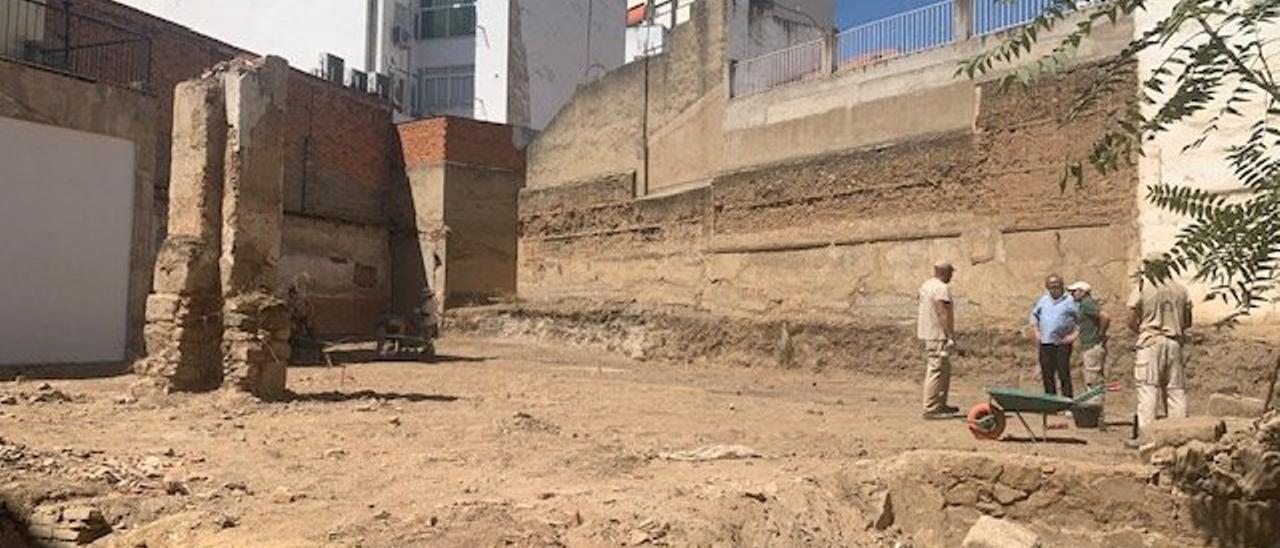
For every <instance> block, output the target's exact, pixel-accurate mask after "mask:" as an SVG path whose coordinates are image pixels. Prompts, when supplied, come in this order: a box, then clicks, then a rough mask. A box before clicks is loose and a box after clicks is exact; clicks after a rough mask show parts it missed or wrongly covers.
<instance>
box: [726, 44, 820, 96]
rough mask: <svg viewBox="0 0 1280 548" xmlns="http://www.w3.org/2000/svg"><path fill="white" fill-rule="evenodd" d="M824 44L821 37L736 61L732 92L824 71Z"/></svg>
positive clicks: (745, 91) (750, 90)
mask: <svg viewBox="0 0 1280 548" xmlns="http://www.w3.org/2000/svg"><path fill="white" fill-rule="evenodd" d="M823 48H824V44H823V40H822V39H818V40H813V41H809V42H804V43H800V44H796V45H794V46H790V47H787V48H783V49H780V50H777V51H771V52H769V53H766V54H764V55H761V56H759V57H755V58H752V59H748V60H746V61H743V62H741V63H738V64H737V65H736V66H735V67H734V70H733V94H734V95H750V94H752V93H758V92H761V91H764V90H766V89H770V88H774V87H777V86H780V85H782V84H786V83H790V82H798V81H800V80H804V79H806V78H813V77H817V76H820V75H822V74H825V71H824V70H823V62H822V60H823Z"/></svg>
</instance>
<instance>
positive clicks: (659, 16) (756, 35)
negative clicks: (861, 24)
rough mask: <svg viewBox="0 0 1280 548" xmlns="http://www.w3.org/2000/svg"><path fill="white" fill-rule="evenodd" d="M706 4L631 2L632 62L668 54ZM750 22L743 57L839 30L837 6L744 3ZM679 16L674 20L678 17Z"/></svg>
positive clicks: (812, 1) (814, 1) (830, 1)
mask: <svg viewBox="0 0 1280 548" xmlns="http://www.w3.org/2000/svg"><path fill="white" fill-rule="evenodd" d="M700 1H702V0H627V31H626V42H627V51H626V62H628V63H630V62H632V61H635V60H636V59H639V58H641V57H647V56H650V55H657V54H660V53H662V52H664V51H666V50H667V47H668V45H669V43H670V41H671V29H673V28H675V27H676V26H678V25H681V24H683V23H685V22H686V21H688V20H689V18H690V16H691V14H692V9H693V6H694V5H695V4H697V3H698V2H700ZM738 3H740V5H741V7H742V8H744V9H742V10H741V13H742V14H743V15H744V16H745V19H744V20H745V21H749V24H748V28H747V29H744V30H745V34H744V37H746V38H744V39H745V40H747V41H748V42H750V47H749V48H748V49H747V50H746V51H744V52H742V53H747V54H750V55H758V54H760V53H766V52H769V51H773V50H776V49H781V48H784V47H786V46H789V45H793V44H795V43H798V42H800V41H804V40H810V39H813V38H815V37H820V36H821V35H822V33H824V32H827V31H829V30H831V29H833V27H834V25H835V0H739V2H738ZM673 14H674V15H673Z"/></svg>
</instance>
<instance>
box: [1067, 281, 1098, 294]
mask: <svg viewBox="0 0 1280 548" xmlns="http://www.w3.org/2000/svg"><path fill="white" fill-rule="evenodd" d="M1067 291H1083V292H1085V293H1088V292H1090V291H1093V286H1091V285H1089V282H1076V283H1073V284H1071V285H1069V286H1067Z"/></svg>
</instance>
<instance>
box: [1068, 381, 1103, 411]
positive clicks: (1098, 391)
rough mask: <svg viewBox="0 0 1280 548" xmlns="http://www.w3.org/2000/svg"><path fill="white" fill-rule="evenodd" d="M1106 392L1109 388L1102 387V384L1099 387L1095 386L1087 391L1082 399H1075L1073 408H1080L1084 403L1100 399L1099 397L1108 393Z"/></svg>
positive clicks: (1072, 404) (1072, 402)
mask: <svg viewBox="0 0 1280 548" xmlns="http://www.w3.org/2000/svg"><path fill="white" fill-rule="evenodd" d="M1106 391H1107V387H1106V385H1101V384H1100V385H1098V386H1095V387H1093V388H1090V389H1088V390H1086V391H1085V393H1083V394H1080V397H1078V398H1076V399H1074V400H1071V406H1072V407H1076V406H1079V405H1080V404H1083V403H1084V402H1087V401H1089V400H1091V399H1093V398H1096V397H1098V396H1101V395H1102V394H1103V393H1104V392H1106Z"/></svg>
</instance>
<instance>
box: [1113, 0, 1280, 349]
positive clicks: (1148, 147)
mask: <svg viewBox="0 0 1280 548" xmlns="http://www.w3.org/2000/svg"><path fill="white" fill-rule="evenodd" d="M1174 4H1175V2H1173V1H1172V0H1158V1H1156V2H1152V3H1150V6H1149V7H1148V9H1147V10H1145V11H1143V12H1140V13H1139V15H1138V16H1137V21H1136V24H1135V27H1136V28H1135V30H1136V31H1137V34H1135V36H1136V35H1139V34H1140V33H1141V32H1142V31H1144V30H1147V29H1150V28H1151V27H1152V26H1154V25H1155V24H1156V22H1158V21H1159V20H1161V19H1163V18H1164V17H1165V16H1167V15H1168V14H1169V12H1170V11H1171V9H1172V8H1173V5H1174ZM1264 29H1265V30H1266V31H1270V32H1271V33H1274V32H1275V29H1274V28H1272V27H1264ZM1186 38H1188V37H1187V36H1182V37H1178V38H1177V39H1176V42H1177V43H1181V42H1183V41H1186ZM1274 38H1276V36H1273V35H1267V36H1263V37H1262V39H1263V40H1274ZM1192 43H1193V44H1195V43H1196V42H1192ZM1272 47H1273V48H1274V46H1272ZM1172 50H1173V47H1172V46H1170V47H1168V48H1164V49H1152V50H1149V51H1147V52H1144V53H1143V54H1142V55H1141V56H1140V57H1139V59H1138V66H1139V74H1140V76H1141V77H1142V78H1144V79H1146V78H1150V77H1151V75H1152V73H1153V71H1155V69H1156V68H1157V67H1158V66H1159V65H1160V63H1161V62H1162V61H1163V60H1164V59H1165V58H1166V57H1167V56H1168V55H1169V54H1170V53H1172ZM1268 57H1269V58H1270V59H1272V60H1273V61H1274V60H1276V58H1277V52H1276V51H1268ZM1225 100H1226V98H1225V97H1223V98H1220V99H1219V101H1218V103H1217V104H1215V105H1211V106H1210V107H1209V108H1208V109H1206V111H1205V113H1204V114H1203V115H1200V116H1197V117H1193V118H1191V119H1190V122H1189V123H1185V124H1182V125H1180V126H1178V127H1175V128H1173V129H1172V130H1170V131H1168V132H1164V133H1161V134H1159V135H1157V136H1156V137H1155V138H1154V139H1153V140H1151V141H1148V142H1147V143H1145V146H1144V147H1143V157H1142V158H1141V159H1140V160H1139V171H1140V173H1141V179H1142V183H1143V188H1144V189H1145V188H1146V187H1147V186H1148V185H1152V184H1159V183H1165V184H1174V185H1180V186H1185V187H1189V188H1196V189H1201V190H1207V191H1210V192H1214V193H1218V194H1221V195H1225V196H1228V197H1243V196H1244V194H1242V190H1243V187H1242V185H1241V184H1240V181H1239V179H1238V178H1237V177H1236V176H1235V175H1234V174H1233V173H1232V170H1231V166H1230V164H1228V162H1227V160H1226V157H1227V155H1228V150H1227V149H1228V147H1230V146H1233V145H1239V144H1241V143H1244V142H1245V141H1246V140H1247V139H1248V137H1249V134H1250V132H1251V128H1250V126H1251V125H1252V124H1253V123H1254V121H1255V120H1258V119H1261V118H1263V117H1265V108H1266V107H1265V105H1263V104H1262V103H1261V102H1256V101H1254V102H1246V103H1243V104H1240V105H1236V107H1237V108H1238V109H1239V110H1240V111H1242V112H1244V113H1246V114H1247V117H1246V118H1230V117H1228V118H1224V119H1222V120H1221V121H1218V122H1215V125H1216V126H1217V128H1218V129H1216V130H1215V131H1214V132H1213V134H1212V135H1213V136H1212V138H1209V139H1207V140H1206V141H1205V142H1204V143H1203V144H1202V145H1201V146H1199V147H1197V148H1195V149H1192V150H1184V147H1186V146H1187V145H1189V144H1191V143H1192V142H1194V141H1195V140H1196V139H1198V138H1200V136H1201V132H1202V131H1204V130H1205V128H1206V127H1207V125H1208V124H1209V121H1210V118H1212V117H1213V115H1214V113H1216V112H1218V110H1219V109H1220V108H1221V106H1223V105H1224V103H1225ZM1160 104H1163V103H1160ZM1157 106H1159V105H1143V108H1144V109H1145V110H1144V114H1145V115H1147V116H1150V115H1152V114H1153V113H1154V108H1155V107H1157ZM1137 200H1138V206H1137V207H1138V217H1139V222H1140V225H1141V230H1140V236H1141V246H1142V252H1143V253H1144V254H1145V253H1149V252H1164V251H1167V250H1168V249H1169V248H1170V247H1171V246H1172V245H1173V244H1174V242H1175V241H1176V238H1177V235H1178V231H1179V230H1180V229H1181V228H1182V227H1183V226H1185V225H1186V223H1187V222H1188V219H1186V218H1182V217H1180V216H1178V215H1175V214H1173V213H1170V212H1167V211H1164V210H1161V209H1160V208H1158V207H1156V206H1155V205H1153V204H1151V203H1149V202H1148V201H1147V200H1146V192H1145V190H1144V191H1143V192H1141V193H1140V194H1139V196H1138V197H1137ZM1184 281H1185V282H1186V283H1187V284H1188V288H1189V289H1190V290H1191V293H1192V294H1193V296H1194V297H1195V298H1196V305H1197V308H1196V316H1197V318H1196V319H1197V320H1203V321H1214V320H1218V319H1222V318H1224V317H1226V316H1227V315H1228V314H1230V313H1231V312H1232V310H1233V308H1232V306H1231V305H1229V304H1225V303H1222V302H1221V301H1211V302H1201V299H1200V297H1202V296H1203V295H1205V294H1206V293H1207V287H1206V286H1205V285H1204V284H1197V283H1192V282H1190V281H1189V280H1184ZM1248 321H1250V322H1255V323H1267V324H1275V323H1278V322H1280V303H1270V304H1264V305H1263V306H1261V307H1260V308H1259V309H1257V310H1255V311H1254V312H1253V314H1252V315H1251V317H1250V318H1249V319H1248Z"/></svg>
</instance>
